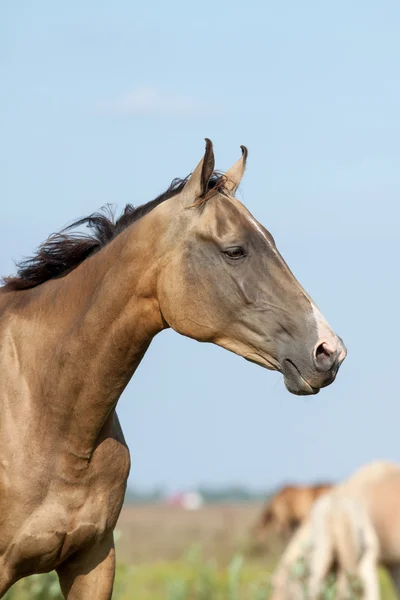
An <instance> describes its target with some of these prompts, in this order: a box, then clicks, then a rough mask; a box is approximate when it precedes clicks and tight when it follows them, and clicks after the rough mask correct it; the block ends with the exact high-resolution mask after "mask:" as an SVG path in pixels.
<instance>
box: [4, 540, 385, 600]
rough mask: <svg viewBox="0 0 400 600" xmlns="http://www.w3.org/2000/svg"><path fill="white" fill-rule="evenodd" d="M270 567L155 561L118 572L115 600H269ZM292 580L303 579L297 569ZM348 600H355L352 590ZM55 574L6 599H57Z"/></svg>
mask: <svg viewBox="0 0 400 600" xmlns="http://www.w3.org/2000/svg"><path fill="white" fill-rule="evenodd" d="M270 575H271V566H270V568H269V569H266V568H265V567H263V565H261V564H254V563H252V562H251V561H246V559H245V558H244V557H243V556H242V555H240V554H236V555H234V556H233V558H232V560H231V562H230V564H229V565H228V566H227V567H225V568H219V567H218V565H217V564H216V562H215V561H213V560H204V559H203V557H202V555H201V552H200V551H199V549H198V548H196V547H194V548H192V549H191V550H190V551H189V552H188V553H187V555H186V556H185V557H184V558H183V559H182V560H180V561H176V562H158V563H155V564H148V565H142V566H131V567H127V566H123V565H119V566H118V569H117V575H116V581H115V590H114V595H113V599H114V600H131V599H132V598H135V600H268V596H269V590H270ZM380 575H381V590H382V600H396V596H395V594H394V592H393V590H392V587H391V583H390V580H389V579H388V577H387V575H386V573H384V572H381V574H380ZM296 576H298V577H300V578H301V576H302V571H301V567H299V569H298V572H297V573H296ZM354 589H355V591H354V595H353V599H354V600H356V599H357V598H359V597H360V596H359V594H358V593H357V586H355V588H354ZM333 598H334V581H333V580H331V581H330V583H329V584H328V585H327V588H326V590H325V593H324V596H323V600H331V599H332V600H333ZM61 599H62V596H61V594H60V592H59V587H58V582H57V577H56V575H55V573H49V574H48V575H34V576H32V577H29V578H27V579H24V580H22V581H20V582H18V583H17V584H16V585H15V586H14V587H13V589H12V590H10V591H9V592H8V594H7V595H6V600H61Z"/></svg>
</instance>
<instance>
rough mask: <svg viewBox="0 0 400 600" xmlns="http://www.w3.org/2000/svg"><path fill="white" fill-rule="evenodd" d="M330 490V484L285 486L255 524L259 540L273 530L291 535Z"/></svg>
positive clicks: (270, 501)
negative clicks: (320, 498)
mask: <svg viewBox="0 0 400 600" xmlns="http://www.w3.org/2000/svg"><path fill="white" fill-rule="evenodd" d="M331 488H332V484H328V483H319V484H314V485H286V486H284V487H282V488H281V489H280V490H279V491H278V492H277V493H276V494H274V496H273V497H272V498H271V499H270V500H269V502H268V503H267V504H266V506H265V507H264V509H263V511H262V513H261V516H260V518H259V520H258V522H257V524H256V529H255V533H256V536H257V538H258V539H259V540H262V539H263V538H264V537H265V535H266V534H267V533H268V532H269V531H271V530H273V531H275V532H277V533H279V534H284V535H288V534H292V533H293V532H294V530H295V529H297V527H298V526H299V525H301V523H302V522H303V521H304V519H305V518H306V517H307V516H308V515H309V513H310V510H311V507H312V505H313V504H314V502H315V500H316V499H317V498H319V497H320V496H321V495H322V494H324V493H325V492H327V491H328V490H330V489H331Z"/></svg>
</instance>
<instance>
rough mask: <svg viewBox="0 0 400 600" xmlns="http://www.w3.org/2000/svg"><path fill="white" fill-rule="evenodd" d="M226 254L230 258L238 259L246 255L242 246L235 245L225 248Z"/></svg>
mask: <svg viewBox="0 0 400 600" xmlns="http://www.w3.org/2000/svg"><path fill="white" fill-rule="evenodd" d="M224 254H225V256H227V257H228V258H233V259H238V258H243V257H244V256H245V251H244V250H243V248H241V247H240V246H233V247H232V248H227V249H226V250H224Z"/></svg>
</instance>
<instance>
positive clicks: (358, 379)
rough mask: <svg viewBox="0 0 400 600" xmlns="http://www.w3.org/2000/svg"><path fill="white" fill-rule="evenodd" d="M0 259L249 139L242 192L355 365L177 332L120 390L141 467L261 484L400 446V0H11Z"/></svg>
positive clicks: (328, 472)
mask: <svg viewBox="0 0 400 600" xmlns="http://www.w3.org/2000/svg"><path fill="white" fill-rule="evenodd" d="M0 61H1V62H0V65H1V79H2V86H1V87H2V93H1V95H0V130H1V132H2V134H1V146H0V154H1V155H0V163H1V177H0V186H1V187H0V197H1V221H0V272H1V273H2V274H8V273H10V272H12V271H13V259H16V260H17V259H19V258H21V257H22V256H24V255H30V254H31V253H32V251H33V250H34V249H35V248H36V246H37V245H38V244H39V243H40V242H41V241H43V240H44V239H45V238H46V236H47V235H48V234H49V233H51V232H52V231H55V230H57V229H59V228H61V227H62V226H64V225H65V224H66V223H68V222H70V221H71V220H72V219H74V218H77V217H80V216H83V215H86V214H88V213H91V212H93V211H95V210H97V209H98V208H99V207H101V206H102V205H103V204H105V203H107V202H111V203H115V204H117V205H118V206H119V207H121V208H122V207H123V206H124V204H125V203H126V202H132V203H134V204H141V203H143V202H146V201H148V200H150V199H152V198H153V197H155V196H156V195H157V194H158V193H160V192H162V191H163V190H164V189H165V188H166V187H167V186H168V185H169V183H170V181H171V180H172V179H173V178H174V177H176V176H185V175H187V174H188V173H189V172H190V171H191V170H192V169H193V168H194V167H195V165H196V164H197V162H198V161H199V160H200V158H201V156H202V153H203V150H204V137H206V136H207V137H210V138H211V139H212V140H213V142H214V144H215V153H216V164H217V167H218V168H220V169H227V168H229V167H230V166H231V164H232V163H233V162H234V161H235V160H236V159H237V158H238V157H239V156H240V148H239V146H240V144H246V145H247V146H248V148H249V161H248V170H247V173H246V176H245V178H244V180H243V182H242V195H241V199H243V201H244V202H245V204H246V205H247V206H248V207H249V209H250V210H251V211H252V212H253V214H254V215H255V216H256V217H257V218H258V220H260V221H261V222H262V223H263V224H264V225H265V226H266V227H267V228H268V229H270V231H271V232H272V233H273V235H274V237H275V238H276V241H277V244H278V247H279V249H280V250H281V252H282V254H283V256H284V257H285V259H286V260H287V262H288V263H289V265H290V266H291V268H292V270H293V271H294V273H295V274H296V276H297V277H298V279H299V281H300V282H301V283H302V285H303V286H304V287H305V288H306V289H307V291H308V292H309V293H310V294H311V295H312V296H313V298H314V300H315V301H316V302H317V304H318V305H319V306H320V308H321V310H322V312H323V313H324V314H325V316H326V317H327V318H328V320H329V321H330V323H331V325H332V326H333V327H334V328H335V329H336V331H337V332H338V333H339V334H340V335H341V336H342V337H343V339H344V341H345V343H346V345H347V347H348V351H349V354H348V358H347V359H346V361H345V363H344V365H343V367H342V369H341V371H340V373H339V376H338V378H337V380H336V382H335V384H334V385H332V386H330V387H329V388H327V389H326V390H323V391H322V392H321V393H320V394H319V395H317V396H315V397H312V398H301V397H296V396H292V395H291V394H289V393H288V392H287V391H286V389H285V387H284V385H283V381H282V377H281V375H279V374H277V373H272V372H269V371H265V370H263V369H261V368H260V367H257V366H255V365H252V364H250V363H247V362H246V361H244V360H243V359H241V358H239V357H237V356H235V355H233V354H229V353H228V352H226V351H224V350H221V349H219V348H216V347H213V346H211V345H202V344H198V343H196V342H194V341H192V340H188V339H185V338H183V337H180V336H178V335H177V334H176V333H174V332H172V331H168V332H164V333H162V334H161V335H159V336H158V337H157V338H156V339H155V340H154V342H153V344H152V346H151V347H150V350H149V351H148V353H147V355H146V356H145V359H144V360H143V362H142V364H141V366H140V367H139V369H138V371H137V372H136V375H135V377H134V378H133V380H132V382H131V383H130V385H129V386H128V388H127V390H126V392H125V393H124V395H123V397H122V398H121V400H120V403H119V407H118V412H119V415H120V418H121V421H122V425H123V429H124V432H125V435H126V438H127V441H128V444H129V446H130V449H131V452H132V472H131V478H130V483H131V484H132V485H133V484H136V485H137V486H139V487H150V486H153V485H158V484H160V485H163V486H165V487H166V488H167V489H170V490H174V489H179V488H186V487H189V486H193V485H196V484H198V483H208V484H215V485H220V484H225V483H236V482H237V483H243V484H247V485H251V486H254V487H258V488H266V487H268V486H271V485H276V484H278V483H279V482H280V481H282V480H289V479H292V480H295V481H309V480H314V479H318V478H320V477H324V478H338V477H342V476H344V475H346V474H347V473H349V472H350V471H352V470H353V469H355V468H356V467H357V466H358V465H360V464H362V463H363V462H365V461H368V460H371V459H374V458H377V457H383V458H385V457H386V458H391V459H396V460H400V436H399V424H400V402H399V393H398V379H397V378H398V376H400V345H399V339H400V335H399V334H400V327H399V323H400V319H399V310H400V306H399V291H400V283H399V241H400V233H399V220H400V208H399V205H400V108H399V107H400V79H399V73H400V68H399V67H400V64H399V63H400V3H399V2H398V1H397V0H381V1H380V2H376V1H371V0H354V1H353V2H348V0H337V1H336V2H321V1H320V0H314V1H311V0H303V1H302V2H300V1H298V0H281V1H279V2H278V1H275V2H271V1H267V0H264V1H261V0H259V1H254V0H249V1H247V2H243V1H240V2H239V1H236V0H230V1H229V2H228V1H227V0H221V1H220V2H215V0H214V1H212V2H211V1H210V0H203V1H202V2H200V3H193V2H187V1H185V2H180V1H178V0H169V1H168V2H161V1H160V0H159V1H156V2H154V1H153V2H150V1H149V2H132V1H128V0H113V1H112V2H111V1H110V2H100V1H98V0H96V1H95V0H86V1H84V2H82V1H79V2H78V0H69V1H68V2H53V1H50V0H37V1H36V2H31V1H28V0H5V1H3V2H2V3H1V7H0Z"/></svg>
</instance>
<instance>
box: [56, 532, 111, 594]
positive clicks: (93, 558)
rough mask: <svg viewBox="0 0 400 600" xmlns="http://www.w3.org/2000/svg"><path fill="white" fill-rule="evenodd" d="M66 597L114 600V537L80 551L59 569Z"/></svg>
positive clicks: (59, 576)
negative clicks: (112, 597)
mask: <svg viewBox="0 0 400 600" xmlns="http://www.w3.org/2000/svg"><path fill="white" fill-rule="evenodd" d="M57 574H58V578H59V580H60V586H61V591H62V593H63V595H64V598H65V600H111V596H112V590H113V585H114V575H115V549H114V540H113V537H112V535H110V536H109V537H108V538H107V539H106V540H104V541H103V542H102V543H101V544H99V545H97V546H94V547H93V546H90V547H89V548H88V549H87V550H85V551H84V552H78V553H77V554H76V555H74V556H73V557H72V558H71V559H69V560H68V561H67V562H65V563H63V564H62V565H61V566H60V567H59V568H58V569H57Z"/></svg>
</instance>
